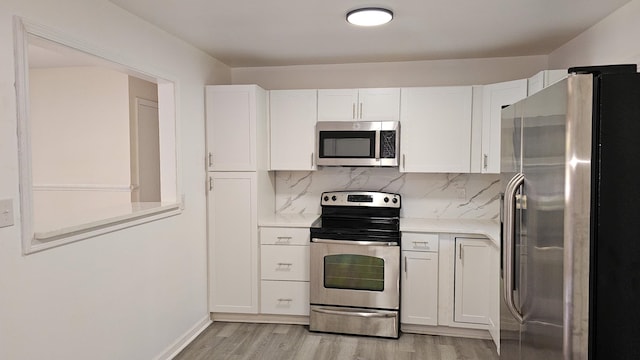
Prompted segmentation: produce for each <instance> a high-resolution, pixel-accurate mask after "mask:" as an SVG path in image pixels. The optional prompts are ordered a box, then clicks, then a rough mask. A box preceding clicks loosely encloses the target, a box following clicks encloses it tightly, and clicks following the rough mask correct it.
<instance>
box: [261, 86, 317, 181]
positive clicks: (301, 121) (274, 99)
mask: <svg viewBox="0 0 640 360" xmlns="http://www.w3.org/2000/svg"><path fill="white" fill-rule="evenodd" d="M269 112H270V124H271V166H270V168H271V170H307V171H308V170H315V168H316V167H315V164H314V162H315V158H314V151H315V149H314V148H315V125H316V117H317V90H272V91H270V92H269Z"/></svg>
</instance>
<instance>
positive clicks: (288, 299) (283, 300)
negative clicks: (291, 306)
mask: <svg viewBox="0 0 640 360" xmlns="http://www.w3.org/2000/svg"><path fill="white" fill-rule="evenodd" d="M292 301H293V299H291V298H280V299H278V302H292Z"/></svg>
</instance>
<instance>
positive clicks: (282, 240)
mask: <svg viewBox="0 0 640 360" xmlns="http://www.w3.org/2000/svg"><path fill="white" fill-rule="evenodd" d="M290 240H291V236H278V237H277V238H276V244H288V243H289V242H290Z"/></svg>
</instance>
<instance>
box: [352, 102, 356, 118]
mask: <svg viewBox="0 0 640 360" xmlns="http://www.w3.org/2000/svg"><path fill="white" fill-rule="evenodd" d="M351 118H352V119H355V118H356V103H353V104H351Z"/></svg>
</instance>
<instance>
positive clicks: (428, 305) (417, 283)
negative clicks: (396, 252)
mask: <svg viewBox="0 0 640 360" xmlns="http://www.w3.org/2000/svg"><path fill="white" fill-rule="evenodd" d="M402 269H403V275H404V277H403V279H402V282H401V283H402V287H401V290H402V295H401V299H402V311H401V315H400V322H402V323H404V324H416V325H433V326H436V325H438V253H436V252H424V251H403V252H402Z"/></svg>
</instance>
